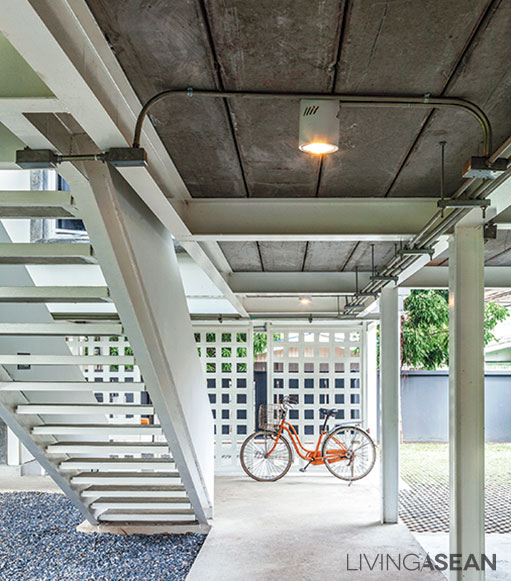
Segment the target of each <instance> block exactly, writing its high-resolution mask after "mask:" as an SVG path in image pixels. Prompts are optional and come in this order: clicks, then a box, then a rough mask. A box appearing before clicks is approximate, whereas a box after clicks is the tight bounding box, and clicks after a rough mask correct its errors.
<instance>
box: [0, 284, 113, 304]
mask: <svg viewBox="0 0 511 581" xmlns="http://www.w3.org/2000/svg"><path fill="white" fill-rule="evenodd" d="M111 300H112V299H111V298H110V291H109V290H108V287H105V286H0V303H97V302H100V303H104V302H111Z"/></svg>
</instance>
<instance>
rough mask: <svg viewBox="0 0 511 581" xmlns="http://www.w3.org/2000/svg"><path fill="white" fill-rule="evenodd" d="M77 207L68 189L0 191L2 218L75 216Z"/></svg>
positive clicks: (0, 214)
mask: <svg viewBox="0 0 511 581" xmlns="http://www.w3.org/2000/svg"><path fill="white" fill-rule="evenodd" d="M76 212H77V208H76V207H75V206H74V205H73V200H72V197H71V194H70V193H69V192H68V191H50V190H44V191H40V190H32V191H24V190H19V191H13V190H10V191H2V192H0V217H2V218H74V217H75V214H76Z"/></svg>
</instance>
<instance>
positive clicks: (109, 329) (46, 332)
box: [0, 321, 124, 337]
mask: <svg viewBox="0 0 511 581" xmlns="http://www.w3.org/2000/svg"><path fill="white" fill-rule="evenodd" d="M0 335H9V336H43V337H44V336H57V337H58V336H61V337H65V336H68V335H70V336H73V335H74V336H81V335H92V336H96V335H99V336H102V337H104V336H109V337H110V336H119V335H124V329H123V328H122V325H120V324H119V323H64V322H60V321H59V322H55V323H0Z"/></svg>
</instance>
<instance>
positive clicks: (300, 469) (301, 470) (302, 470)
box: [298, 468, 307, 472]
mask: <svg viewBox="0 0 511 581" xmlns="http://www.w3.org/2000/svg"><path fill="white" fill-rule="evenodd" d="M298 470H299V471H300V472H305V471H306V470H307V468H298Z"/></svg>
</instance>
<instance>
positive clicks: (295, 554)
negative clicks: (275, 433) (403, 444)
mask: <svg viewBox="0 0 511 581" xmlns="http://www.w3.org/2000/svg"><path fill="white" fill-rule="evenodd" d="M377 484H378V476H377V474H376V472H374V473H372V474H371V475H370V476H369V477H367V478H366V479H364V480H362V481H360V482H358V483H354V484H353V485H352V486H351V487H348V485H347V483H345V482H341V481H340V480H337V479H336V478H334V477H333V476H330V475H328V474H327V473H326V471H325V470H324V468H323V467H317V468H314V469H311V470H310V471H309V472H308V473H306V474H304V475H302V474H300V473H293V474H288V475H287V476H285V477H284V478H283V479H282V480H280V481H278V482H274V483H261V482H255V481H253V480H251V479H249V478H248V477H247V476H243V475H241V474H239V475H230V476H219V477H217V479H216V508H215V511H216V514H215V523H214V526H213V529H212V531H211V532H210V534H209V535H208V538H207V539H206V542H205V543H204V546H203V548H202V550H201V552H200V553H199V556H198V557H197V559H196V561H195V563H194V565H193V567H192V569H191V571H190V573H189V575H188V577H187V581H217V580H218V581H220V580H222V581H239V580H240V579H246V580H247V581H273V580H278V581H282V580H283V579H293V580H301V581H312V580H314V581H316V580H317V581H323V580H325V579H345V578H349V579H366V580H367V579H372V578H374V579H393V580H394V579H421V580H424V581H426V580H429V579H436V580H445V577H444V576H443V575H442V574H441V573H439V572H429V571H426V570H425V571H423V572H413V571H407V570H401V571H396V569H395V567H392V566H391V567H390V570H389V571H386V570H383V571H382V570H381V568H380V566H379V561H377V564H376V568H375V570H373V571H372V572H371V571H369V569H368V565H367V564H366V562H365V561H364V555H366V556H367V560H368V561H369V563H371V564H372V563H373V562H374V560H375V558H378V556H379V555H381V554H383V555H384V560H386V555H387V554H388V555H390V556H391V557H392V558H393V559H394V560H395V561H397V560H398V558H399V555H401V557H402V558H403V557H404V556H405V555H406V554H409V553H415V554H417V555H420V556H421V562H422V559H423V557H424V556H425V553H424V551H423V550H422V548H421V547H420V545H419V544H418V542H417V541H416V540H415V538H414V536H413V535H412V534H411V533H410V532H409V531H408V530H407V529H406V527H405V526H404V525H402V524H398V525H385V526H382V525H380V523H379V491H378V486H377ZM348 558H349V568H350V569H355V570H353V571H351V570H350V571H348V570H347V569H348V561H347V559H348ZM360 559H362V564H363V570H356V569H360ZM410 562H411V561H410ZM383 568H384V569H386V564H385V561H384V563H383Z"/></svg>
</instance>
